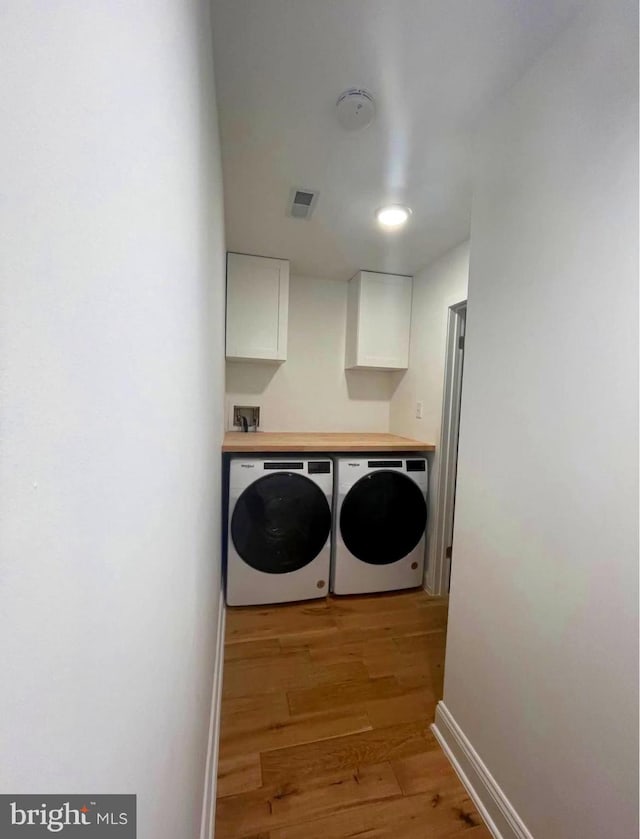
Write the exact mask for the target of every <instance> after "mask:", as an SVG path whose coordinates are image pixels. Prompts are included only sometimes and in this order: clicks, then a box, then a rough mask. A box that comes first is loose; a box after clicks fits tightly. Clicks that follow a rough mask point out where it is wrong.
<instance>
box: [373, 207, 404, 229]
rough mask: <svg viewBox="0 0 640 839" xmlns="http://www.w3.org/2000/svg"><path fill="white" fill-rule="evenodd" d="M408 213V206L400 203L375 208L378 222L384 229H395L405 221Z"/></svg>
mask: <svg viewBox="0 0 640 839" xmlns="http://www.w3.org/2000/svg"><path fill="white" fill-rule="evenodd" d="M410 215H411V210H410V209H409V207H403V206H402V205H401V204H390V205H389V206H388V207H381V208H380V209H379V210H376V218H377V219H378V224H379V225H380V227H384V229H385V230H397V229H398V228H399V227H402V226H403V225H404V224H406V223H407V219H408V218H409V216H410Z"/></svg>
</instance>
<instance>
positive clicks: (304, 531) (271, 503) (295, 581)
mask: <svg viewBox="0 0 640 839" xmlns="http://www.w3.org/2000/svg"><path fill="white" fill-rule="evenodd" d="M332 494H333V462H332V461H331V459H330V458H317V457H295V458H283V457H271V458H268V459H267V458H264V457H262V458H234V459H232V460H231V463H230V466H229V512H228V533H227V536H228V540H227V565H226V594H227V603H228V604H229V605H230V606H249V605H253V604H258V603H285V602H291V601H294V600H310V599H312V598H314V597H325V596H326V594H327V592H328V590H329V566H330V558H331V503H332Z"/></svg>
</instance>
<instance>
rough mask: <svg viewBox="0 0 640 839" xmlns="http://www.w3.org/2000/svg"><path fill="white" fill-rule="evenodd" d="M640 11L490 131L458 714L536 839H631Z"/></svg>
mask: <svg viewBox="0 0 640 839" xmlns="http://www.w3.org/2000/svg"><path fill="white" fill-rule="evenodd" d="M635 6H636V4H635V3H632V2H622V1H621V0H615V2H614V0H609V2H606V3H599V4H595V5H594V4H590V5H589V6H588V7H587V8H586V9H585V10H583V12H582V13H581V16H580V17H579V18H578V19H577V20H576V21H575V22H574V24H573V25H572V27H571V29H569V30H568V31H567V32H566V33H565V34H564V35H563V36H562V37H561V38H560V39H559V40H558V41H557V42H556V43H555V44H554V45H553V46H552V48H551V49H550V50H549V51H548V53H547V54H545V55H544V56H543V57H542V58H541V60H540V61H539V62H538V63H537V65H536V66H535V67H534V68H533V69H532V70H531V71H530V72H529V73H528V74H527V76H525V78H524V79H523V80H522V81H521V82H520V83H519V84H517V85H516V86H515V88H514V89H513V91H512V92H511V94H510V95H509V96H508V98H507V99H506V100H505V101H503V103H502V104H501V105H500V107H499V108H498V109H497V111H496V112H495V113H494V114H493V116H492V118H491V119H490V120H489V121H488V124H487V126H486V128H485V130H484V131H483V134H482V137H481V141H480V145H479V156H478V161H477V167H476V172H477V181H476V190H475V197H474V206H473V216H472V227H471V274H470V286H469V308H468V320H467V341H466V358H465V381H464V387H463V397H462V424H461V437H460V453H459V471H458V495H457V508H456V519H455V534H454V562H453V572H452V589H451V608H450V617H449V633H448V647H447V657H446V670H445V686H444V701H445V703H446V706H447V708H448V709H449V711H450V712H451V713H452V715H453V717H454V718H455V720H456V722H457V723H458V724H459V726H460V727H461V728H462V730H463V732H464V733H465V734H466V736H467V737H468V738H469V740H470V741H471V743H472V745H473V746H474V747H475V749H476V751H477V752H478V753H479V755H480V758H481V759H482V760H483V761H484V763H485V764H486V766H487V768H488V769H489V771H490V772H491V773H492V774H493V776H494V777H495V779H496V781H497V782H498V784H499V785H500V786H501V787H502V789H503V791H504V792H505V793H506V795H507V797H508V798H509V799H510V801H511V802H512V804H513V805H514V806H515V808H516V810H517V811H518V812H519V814H520V816H521V817H522V819H523V820H524V822H525V823H526V825H527V826H528V828H529V830H530V831H531V833H532V834H533V836H534V837H537V839H569V837H574V836H577V835H579V836H580V837H581V839H602V837H604V836H606V837H608V838H609V839H628V837H631V836H637V835H638V824H637V816H638V807H637V794H638V774H637V758H638V747H637V739H636V738H637V729H638V693H637V677H638V626H637V606H638V593H637V583H638V534H637V514H638V487H637V464H638V446H637V436H638V387H637V386H638V363H637V361H638V334H637V326H638V324H637V315H638V290H637V280H638V263H637V257H638V253H637V234H638V214H637V200H638V194H637V178H638V171H637V169H638V167H637V163H638V145H637V140H638V138H637V125H638V115H637V100H638V90H637V44H636V39H637V31H638V26H637V11H636V8H635Z"/></svg>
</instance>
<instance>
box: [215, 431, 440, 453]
mask: <svg viewBox="0 0 640 839" xmlns="http://www.w3.org/2000/svg"><path fill="white" fill-rule="evenodd" d="M435 448H436V447H435V446H434V445H433V443H423V442H421V441H420V440H411V439H409V438H408V437H398V436H397V435H396V434H364V433H363V434H322V433H317V434H311V433H309V434H301V433H298V432H282V433H280V432H275V431H256V432H252V431H250V432H248V433H245V432H243V431H227V433H226V434H225V435H224V442H223V444H222V451H223V452H376V451H380V452H394V451H397V452H400V451H402V452H432V451H435Z"/></svg>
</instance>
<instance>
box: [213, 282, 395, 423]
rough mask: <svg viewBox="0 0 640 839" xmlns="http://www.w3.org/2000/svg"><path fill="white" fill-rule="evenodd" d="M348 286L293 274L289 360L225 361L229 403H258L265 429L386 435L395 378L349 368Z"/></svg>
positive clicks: (381, 372)
mask: <svg viewBox="0 0 640 839" xmlns="http://www.w3.org/2000/svg"><path fill="white" fill-rule="evenodd" d="M347 288H348V286H347V283H343V282H336V281H333V280H325V279H319V278H310V277H295V276H292V277H291V280H290V284H289V337H288V349H287V360H286V361H285V362H284V363H283V364H282V365H280V366H276V365H273V364H260V363H257V364H256V363H252V362H244V361H242V362H227V378H226V390H227V404H228V406H233V405H259V406H260V428H261V430H262V431H379V432H384V431H388V430H389V404H390V400H391V396H392V394H393V391H394V388H395V387H396V384H397V378H396V376H397V374H394V373H389V372H384V371H375V370H346V371H345V369H344V365H345V329H346V318H347ZM227 419H228V421H229V419H230V410H229V408H228V411H227ZM229 427H230V426H229Z"/></svg>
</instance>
